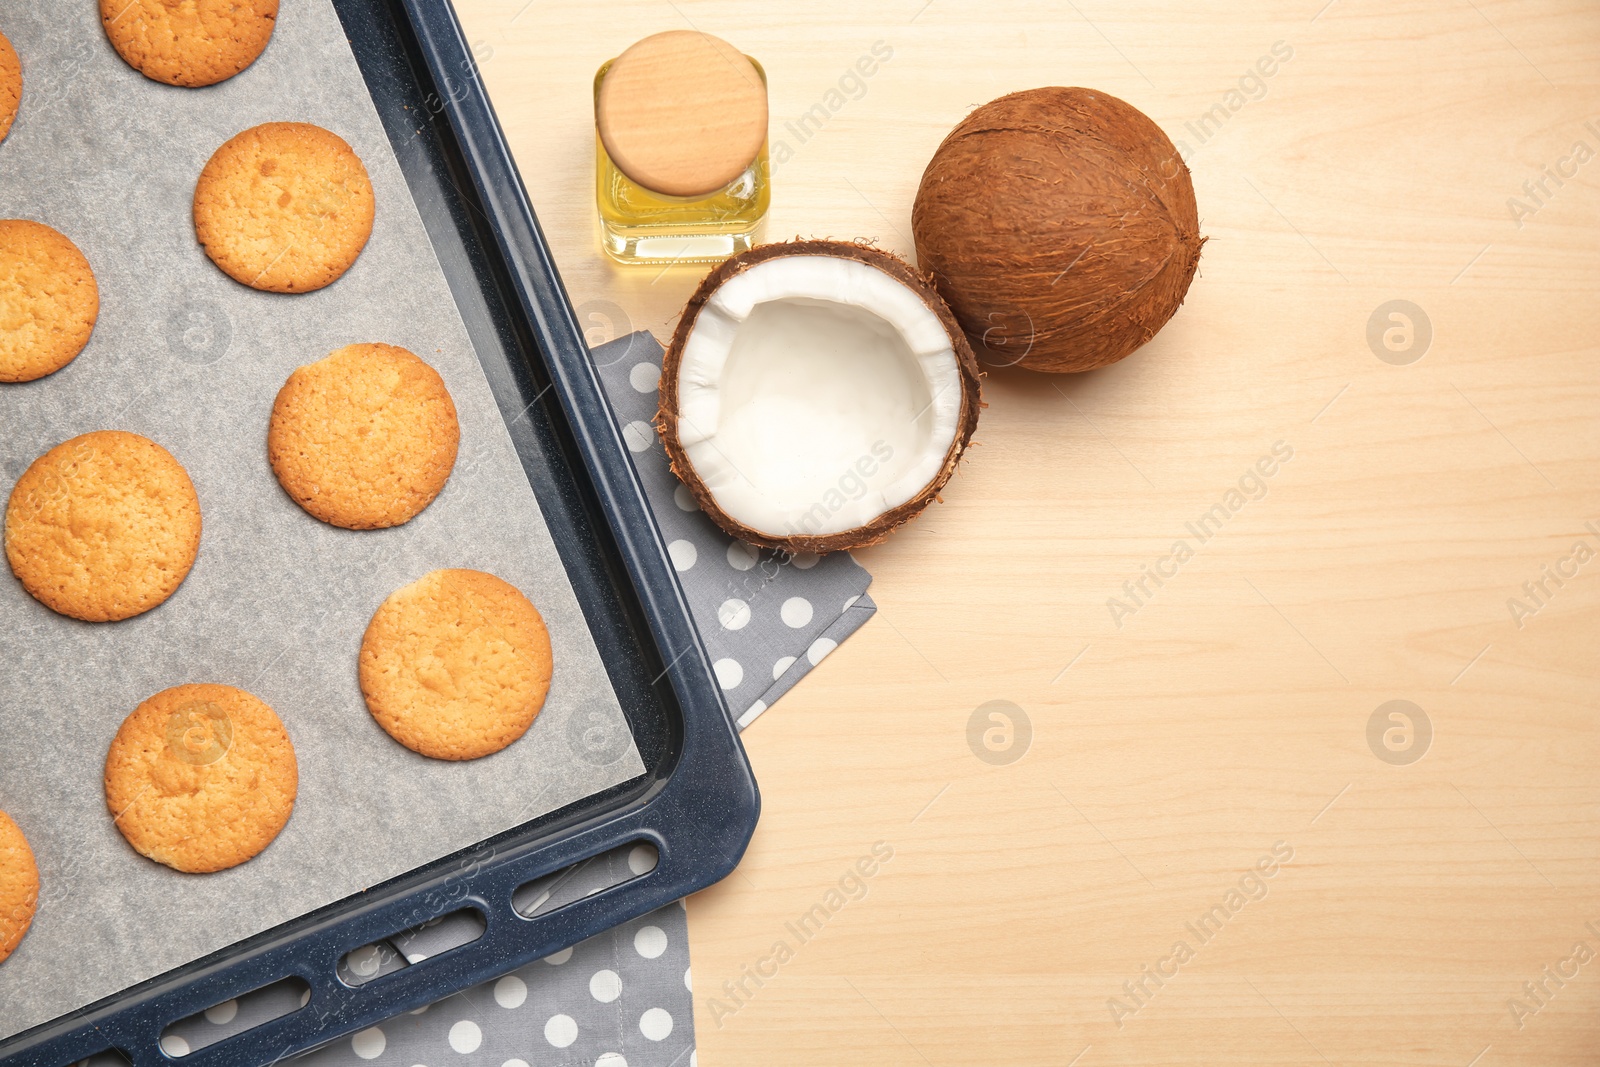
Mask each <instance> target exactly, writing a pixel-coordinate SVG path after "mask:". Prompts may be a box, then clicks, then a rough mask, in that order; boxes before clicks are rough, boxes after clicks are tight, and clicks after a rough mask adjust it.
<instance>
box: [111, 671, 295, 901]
mask: <svg viewBox="0 0 1600 1067" xmlns="http://www.w3.org/2000/svg"><path fill="white" fill-rule="evenodd" d="M299 783H300V772H299V768H298V765H297V764H296V762H295V758H294V745H293V744H292V743H291V742H290V741H289V733H288V731H287V730H285V729H284V728H283V723H282V722H281V721H280V720H279V719H278V716H277V715H276V714H275V713H274V712H273V710H272V709H271V708H270V707H268V706H267V705H266V704H264V703H263V702H262V701H261V700H259V699H257V698H256V697H254V696H252V695H251V694H249V693H246V692H245V691H244V690H242V689H235V688H234V687H233V686H231V685H210V684H203V685H175V686H173V687H172V688H171V689H163V690H162V691H161V692H159V693H157V694H156V695H155V696H153V697H151V698H150V699H148V700H146V701H145V702H144V703H143V704H140V705H139V706H138V707H137V708H135V709H134V711H133V714H131V715H129V716H128V717H127V718H126V719H124V720H123V721H122V726H121V728H120V729H118V730H117V736H116V737H115V738H113V739H112V742H111V750H110V751H109V752H107V753H106V807H107V808H108V809H109V810H110V812H111V818H112V821H113V822H115V823H116V827H117V829H118V830H120V831H122V836H123V837H125V838H127V839H128V844H130V845H132V846H133V847H134V849H135V850H137V851H138V852H139V853H140V854H142V855H144V856H148V857H149V858H150V859H153V860H155V861H156V862H157V863H164V864H166V865H167V866H168V867H171V868H172V869H174V870H178V871H185V872H187V873H190V874H206V873H209V872H211V871H220V870H223V869H225V868H228V867H234V866H237V865H238V864H241V863H243V862H244V861H245V860H247V859H249V858H250V857H252V856H254V855H256V854H257V853H259V852H260V851H261V850H262V849H264V848H266V847H267V846H268V845H270V844H271V843H272V839H273V838H275V837H277V836H278V831H280V830H282V829H283V827H284V824H285V823H287V822H288V821H289V813H290V812H291V811H293V810H294V799H295V794H296V792H297V791H298V789H299Z"/></svg>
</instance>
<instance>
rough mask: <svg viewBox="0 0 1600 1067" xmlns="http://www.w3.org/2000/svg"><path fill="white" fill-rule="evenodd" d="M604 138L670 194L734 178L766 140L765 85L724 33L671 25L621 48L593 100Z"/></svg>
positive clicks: (624, 165) (631, 172)
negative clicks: (622, 49)
mask: <svg viewBox="0 0 1600 1067" xmlns="http://www.w3.org/2000/svg"><path fill="white" fill-rule="evenodd" d="M595 125H596V127H597V128H598V129H599V131H600V142H601V144H603V145H604V146H605V150H606V153H607V154H608V155H610V156H611V161H612V162H613V163H615V164H616V165H617V169H619V170H621V171H622V173H624V174H626V175H627V176H628V177H629V178H631V179H633V180H634V181H635V182H637V183H638V184H640V185H642V186H644V187H645V188H646V189H650V190H653V191H654V192H658V193H664V194H666V195H668V196H705V195H707V194H709V193H714V192H716V191H717V190H718V189H721V188H722V187H723V186H725V185H727V184H728V183H729V182H731V181H733V180H734V179H735V178H737V177H738V176H739V175H740V174H742V173H744V170H745V168H747V167H748V166H750V164H751V162H752V161H753V160H754V159H755V158H756V156H757V155H759V154H760V152H761V146H762V144H763V143H765V142H766V139H767V87H766V85H765V84H764V83H763V82H762V80H761V75H760V74H759V73H757V72H756V69H755V67H754V66H753V65H752V64H751V62H750V61H749V60H748V59H746V58H745V56H744V54H743V53H742V52H740V51H739V50H738V49H737V48H735V47H733V45H731V44H729V43H728V42H727V41H724V40H722V39H721V38H720V37H713V36H711V35H710V34H708V33H696V32H694V31H693V30H669V31H667V32H666V33H658V34H656V35H655V36H653V37H646V38H645V39H644V40H642V41H640V42H638V43H637V44H635V45H634V46H633V47H631V48H629V49H628V50H627V51H626V52H623V53H622V54H621V55H620V56H618V57H617V58H616V59H615V60H614V61H612V64H611V69H610V70H608V71H607V72H606V74H605V77H604V78H602V79H601V82H600V92H599V95H598V96H597V97H596V98H595Z"/></svg>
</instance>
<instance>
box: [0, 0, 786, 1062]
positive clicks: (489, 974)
mask: <svg viewBox="0 0 1600 1067" xmlns="http://www.w3.org/2000/svg"><path fill="white" fill-rule="evenodd" d="M333 2H334V7H335V9H336V11H337V14H338V16H339V18H340V20H341V22H342V23H343V27H344V30H345V32H346V34H347V36H348V38H349V41H350V45H351V48H352V50H353V52H354V54H355V56H356V60H357V64H358V66H359V68H360V70H361V74H362V77H363V78H364V79H365V81H366V83H367V87H368V90H369V92H370V93H371V95H372V97H373V100H374V103H375V104H376V105H377V109H378V113H379V115H380V117H381V119H382V121H383V123H384V127H385V132H386V133H387V135H388V137H389V140H390V143H391V147H392V148H393V150H394V152H395V155H396V157H397V158H398V160H399V163H400V167H401V170H402V172H403V173H404V176H405V179H406V181H407V184H408V185H409V187H410V191H411V194H412V197H413V200H414V201H415V203H416V205H417V208H418V210H419V211H420V213H421V215H422V218H423V222H424V225H425V227H426V229H427V231H428V236H429V238H430V240H431V242H432V244H433V246H434V251H435V253H436V254H437V256H438V258H439V260H440V262H441V264H442V266H443V267H444V270H445V274H446V276H447V278H448V279H449V283H450V286H451V290H452V294H453V296H454V298H455V301H456V304H457V306H458V309H459V310H460V312H461V315H462V318H463V320H464V321H465V324H466V327H467V332H468V334H469V336H470V338H471V341H472V343H473V346H474V348H475V350H476V353H477V355H478V357H479V360H480V362H481V364H482V366H483V369H484V371H485V374H486V376H487V377H488V379H489V382H490V385H491V388H492V390H493V392H494V394H495V399H496V402H497V403H498V405H499V407H500V410H501V413H502V415H503V416H504V418H505V421H506V423H507V426H508V430H509V432H510V434H511V437H512V440H513V443H514V446H515V448H516V450H517V453H518V456H519V458H520V460H521V462H522V465H523V468H524V471H525V473H526V474H527V476H528V479H529V482H530V484H531V485H532V487H533V489H534V492H535V495H536V497H537V499H538V501H539V504H540V507H541V509H542V511H543V513H544V517H545V519H546V522H547V524H548V526H549V529H550V532H551V535H552V536H553V538H554V540H555V543H556V545H557V548H558V551H559V552H560V555H561V559H562V563H563V564H564V566H565V568H566V571H567V574H568V578H569V580H570V581H571V584H572V586H573V589H574V591H575V593H576V595H577V597H578V599H579V602H580V603H581V604H582V605H583V607H584V612H585V615H586V618H587V620H588V622H589V624H590V629H591V632H592V635H593V637H594V639H595V641H596V644H597V645H598V647H599V649H600V651H601V654H602V657H603V658H604V660H605V662H606V668H607V671H608V673H609V676H610V681H611V683H612V686H613V688H614V690H615V692H616V694H617V696H618V699H619V701H620V702H621V704H622V707H623V709H624V712H625V714H626V715H627V718H628V722H629V726H630V728H631V730H632V732H633V735H634V741H635V744H636V747H637V749H638V752H639V755H640V758H641V759H642V760H643V762H644V765H645V768H646V773H645V775H644V776H643V777H641V778H636V779H634V780H632V781H631V782H629V783H626V784H624V785H620V786H616V787H613V788H611V789H609V790H606V791H605V792H602V793H599V794H596V795H593V796H591V797H588V798H586V799H584V800H582V801H579V802H577V803H574V804H572V805H569V806H568V807H566V808H563V809H560V810H558V811H555V812H552V813H550V814H549V815H546V816H543V817H541V818H539V819H536V820H534V821H532V822H530V823H527V824H524V825H522V826H520V827H517V828H516V829H513V830H510V831H507V832H506V833H503V834H500V835H498V836H496V837H494V838H491V839H489V840H487V841H483V842H480V843H478V844H476V845H474V846H472V847H469V848H467V849H464V850H462V851H460V852H457V853H455V854H453V855H451V856H447V857H445V858H443V859H441V860H439V861H436V862H434V863H432V864H429V865H427V866H425V867H422V868H419V869H417V870H415V871H412V872H410V873H408V874H406V875H403V876H401V877H399V878H396V879H393V880H392V881H390V882H388V883H385V884H383V885H380V886H375V887H373V888H371V889H369V890H367V891H365V892H363V893H361V894H359V895H357V896H354V897H351V898H348V899H345V900H342V901H340V902H337V903H335V904H332V905H329V906H328V907H325V908H322V909H320V910H318V911H316V912H313V913H311V914H308V915H304V916H301V917H300V918H298V919H295V920H293V921H291V922H288V923H285V924H283V925H281V926H278V927H276V928H274V929H272V930H269V931H266V932H265V933H262V934H260V935H257V936H255V937H253V938H250V939H248V940H246V941H243V942H240V943H239V944H236V945H233V946H230V947H229V948H227V949H225V950H223V951H221V952H218V953H215V954H213V955H211V956H208V957H206V958H204V959H201V960H198V961H195V962H194V963H191V964H188V965H185V966H183V967H180V968H177V969H175V970H173V971H170V972H168V973H166V974H163V975H161V976H158V977H156V978H153V979H150V980H149V981H146V982H143V983H141V984H139V985H138V986H135V987H133V988H131V989H127V990H124V991H123V992H121V993H119V994H116V995H115V996H112V997H109V998H107V999H105V1000H103V1001H100V1002H98V1003H95V1004H92V1005H89V1006H87V1007H85V1008H82V1009H80V1010H78V1011H75V1012H73V1013H71V1014H69V1015H67V1016H64V1017H62V1018H59V1019H56V1020H54V1021H52V1022H49V1023H46V1024H44V1025H41V1026H38V1027H35V1028H33V1029H31V1030H28V1031H26V1032H24V1033H21V1034H18V1035H15V1036H14V1037H11V1038H8V1039H6V1040H5V1041H4V1042H3V1043H0V1062H4V1063H6V1064H12V1063H16V1064H38V1065H40V1067H49V1065H58V1064H66V1063H71V1062H75V1061H77V1060H80V1059H83V1058H85V1057H88V1056H91V1055H94V1054H96V1053H99V1052H102V1051H105V1050H108V1049H113V1050H116V1051H117V1052H118V1053H120V1054H121V1056H123V1057H124V1058H126V1059H127V1060H128V1061H129V1062H131V1063H133V1064H135V1065H136V1067H143V1065H145V1064H157V1063H171V1062H174V1058H173V1057H169V1056H167V1055H166V1054H165V1053H164V1052H162V1051H161V1049H160V1046H159V1038H160V1035H161V1033H162V1031H163V1030H164V1029H165V1028H166V1027H167V1026H168V1025H169V1024H171V1023H172V1022H175V1021H177V1020H179V1019H182V1018H185V1017H187V1016H190V1015H193V1014H195V1013H197V1012H200V1011H203V1010H204V1009H205V1008H207V1007H210V1006H212V1005H214V1004H217V1003H219V1002H222V1001H225V1000H229V999H233V998H235V997H238V996H241V995H244V994H246V993H248V992H250V991H252V990H255V989H258V988H261V987H264V986H268V985H272V984H274V983H276V982H279V981H281V980H283V979H289V978H295V979H298V980H300V981H302V982H304V983H305V984H306V986H307V987H309V992H310V995H309V999H308V1000H307V1002H306V1003H305V1005H304V1006H303V1007H301V1008H300V1009H299V1010H297V1011H294V1012H291V1013H290V1014H288V1015H284V1016H281V1017H279V1018H277V1019H275V1020H272V1021H270V1022H268V1023H265V1024H263V1025H261V1026H259V1027H256V1028H254V1029H252V1030H249V1031H245V1032H244V1033H241V1034H237V1035H234V1036H232V1037H229V1038H227V1039H225V1040H223V1041H221V1042H219V1043H217V1044H214V1045H209V1046H206V1047H205V1048H202V1049H199V1050H196V1051H194V1052H193V1053H191V1054H189V1055H186V1056H183V1057H181V1060H179V1062H183V1063H193V1064H198V1065H212V1064H244V1063H260V1062H266V1061H268V1060H274V1059H279V1058H283V1057H286V1056H290V1055H294V1054H295V1053H298V1052H300V1051H303V1050H305V1049H308V1048H311V1047H314V1046H316V1045H318V1044H321V1043H324V1042H326V1041H328V1040H331V1039H333V1038H335V1037H338V1036H340V1035H343V1034H348V1033H351V1032H354V1031H356V1030H359V1029H363V1028H365V1027H367V1026H370V1025H372V1024H374V1023H376V1022H378V1021H380V1020H382V1019H384V1018H387V1017H390V1016H392V1015H394V1014H396V1013H399V1012H402V1011H407V1010H410V1009H413V1008H416V1007H420V1006H422V1005H424V1004H427V1003H430V1002H431V1001H434V1000H437V999H439V998H440V997H442V996H445V995H448V994H449V993H451V992H454V991H456V990H459V989H462V988H465V987H467V986H469V985H472V984H475V983H477V982H481V981H484V980H486V979H489V978H493V977H495V976H497V975H499V974H502V973H504V972H506V971H508V970H510V969H512V968H515V967H517V966H520V965H522V964H524V963H526V962H529V961H531V960H534V959H537V958H539V957H541V956H544V955H547V954H549V953H551V952H554V951H557V950H559V949H561V948H564V947H566V946H568V945H571V944H573V943H575V942H577V941H580V940H583V939H584V938H587V937H590V936H593V935H594V934H596V933H599V932H601V931H602V930H604V929H607V928H608V927H610V926H613V925H616V924H617V923H621V922H624V921H627V920H628V919H630V918H634V917H636V916H639V915H642V914H644V913H646V912H648V911H651V910H653V909H655V908H657V907H660V906H661V905H663V904H666V903H668V902H670V901H672V900H675V899H678V898H679V897H682V896H684V895H687V894H688V893H691V892H694V891H695V890H698V889H700V888H703V887H704V886H706V885H709V884H711V883H712V882H715V881H717V880H718V879H720V878H721V877H723V876H724V875H726V874H727V873H728V872H729V871H730V870H732V868H733V867H734V865H735V864H736V863H737V862H738V859H739V857H740V856H741V855H742V853H743V851H744V848H745V846H746V844H747V843H748V841H749V838H750V835H751V833H752V832H753V830H754V826H755V821H756V817H757V814H758V810H759V800H758V798H757V794H756V789H755V783H754V780H753V778H752V777H751V774H750V770H749V766H748V763H747V762H746V761H745V758H744V755H743V750H742V748H741V747H740V745H739V741H738V739H737V736H736V733H735V731H734V729H733V726H732V722H731V719H730V718H729V716H728V714H727V711H726V708H725V707H724V705H723V702H722V700H721V697H720V691H719V689H718V687H717V685H716V682H715V679H714V676H713V674H712V672H711V669H710V665H709V661H708V657H707V656H706V655H705V651H704V649H703V647H702V646H701V644H700V642H699V638H698V636H697V634H696V633H695V630H694V627H693V624H692V623H691V621H690V617H689V612H688V609H687V605H686V604H685V602H684V601H683V597H682V593H681V590H680V589H679V587H678V584H677V581H676V578H675V576H674V572H673V570H672V568H671V565H670V563H669V561H668V559H667V556H666V553H665V551H664V549H663V546H662V543H661V539H660V537H659V535H658V533H657V531H656V528H655V524H654V520H653V518H652V517H651V515H650V512H649V510H648V507H647V505H646V503H645V500H644V497H643V494H642V492H641V490H640V487H639V485H638V483H637V480H636V476H635V474H634V471H633V467H632V465H631V463H630V462H629V460H628V455H627V452H626V449H625V448H624V446H623V443H622V440H621V437H620V434H619V432H618V429H617V426H616V424H615V421H614V420H613V418H612V416H611V413H610V409H609V407H608V406H607V404H606V402H605V400H604V396H603V394H602V392H601V389H600V386H599V384H598V381H597V380H596V378H595V375H594V371H593V368H592V365H591V364H590V362H589V360H588V356H587V350H586V348H585V346H584V343H583V340H582V335H581V332H580V330H579V328H578V324H577V322H576V320H575V317H574V315H573V313H572V310H571V307H570V305H569V303H568V301H567V298H566V295H565V291H564V289H563V287H562V285H561V281H560V278H559V275H558V274H557V272H556V269H555V266H554V264H553V262H552V260H551V257H550V253H549V249H548V247H547V245H546V244H545V241H544V238H543V235H542V234H541V232H540V231H539V227H538V224H537V221H536V220H535V218H534V215H533V211H532V209H531V206H530V205H529V204H528V202H527V198H526V194H525V192H524V190H523V187H522V185H521V182H520V179H519V178H518V176H517V172H516V167H515V165H514V163H513V162H512V160H511V156H510V153H509V151H508V150H507V148H506V145H505V142H504V139H503V137H502V135H501V132H500V129H499V125H498V123H497V121H496V119H495V117H494V113H493V110H492V108H491V107H490V105H489V102H488V99H487V97H486V95H485V94H484V91H483V88H482V85H481V83H480V82H479V80H478V77H477V73H476V67H475V64H474V60H473V58H472V55H471V52H470V50H469V48H468V46H467V44H466V41H465V40H464V38H463V37H462V34H461V31H460V27H459V25H458V24H457V22H456V20H455V16H454V12H453V11H452V10H451V9H450V7H449V6H448V4H445V3H441V2H437V0H431V2H423V0H333ZM641 841H643V842H648V843H649V844H651V845H653V846H654V847H655V849H656V851H657V853H658V855H659V859H658V862H657V864H656V866H655V867H654V869H652V870H651V871H649V872H648V873H646V874H644V875H642V876H639V877H636V878H634V879H632V880H630V881H627V882H624V883H622V884H620V885H615V886H612V887H611V888H608V889H605V890H603V891H601V892H599V893H596V894H594V895H592V896H588V897H585V898H583V899H581V900H577V901H574V902H572V903H569V904H566V905H565V906H563V907H561V908H559V909H556V910H553V911H547V912H544V913H541V914H539V915H537V916H535V917H533V918H531V919H530V918H524V917H523V916H522V915H520V914H518V913H517V912H516V911H515V910H514V909H513V907H512V896H513V894H514V893H515V892H516V890H517V889H518V888H519V887H521V886H523V885H525V884H527V883H529V882H531V881H535V880H538V879H541V878H544V877H547V876H549V875H551V874H553V873H555V872H558V871H560V870H562V869H565V868H567V867H570V866H573V865H575V864H578V863H581V862H583V861H584V860H586V859H588V858H590V857H593V856H596V855H599V854H602V853H606V852H609V851H611V850H613V849H617V848H622V847H625V846H628V845H631V844H633V843H636V842H641ZM463 908H467V909H471V910H473V911H475V912H477V913H478V914H479V916H481V920H482V922H483V924H484V932H483V934H482V936H480V937H479V938H478V939H477V940H475V941H473V942H471V943H470V944H467V945H462V946H460V947H457V948H454V949H451V950H449V951H446V952H443V953H440V954H439V955H436V956H433V957H431V958H429V959H427V960H425V961H423V962H420V963H416V964H413V965H410V966H406V967H404V968H402V969H399V970H396V971H394V972H393V973H389V974H385V975H383V976H382V977H380V978H378V979H376V980H373V981H370V982H368V983H366V984H363V985H360V986H353V985H347V984H345V982H343V981H341V979H340V977H339V975H338V972H337V967H338V964H339V961H340V959H341V958H342V957H344V956H345V954H346V953H348V952H349V951H351V950H352V949H355V948H358V947H361V946H363V945H368V944H372V943H375V942H380V941H383V940H385V939H387V938H390V937H392V936H393V935H395V934H397V933H400V932H401V931H404V930H407V929H410V928H413V927H416V926H418V925H420V924H422V923H425V922H428V921H431V920H433V919H436V918H439V917H442V916H445V915H448V914H451V913H454V912H458V911H460V910H461V909H463ZM0 1010H3V1009H0Z"/></svg>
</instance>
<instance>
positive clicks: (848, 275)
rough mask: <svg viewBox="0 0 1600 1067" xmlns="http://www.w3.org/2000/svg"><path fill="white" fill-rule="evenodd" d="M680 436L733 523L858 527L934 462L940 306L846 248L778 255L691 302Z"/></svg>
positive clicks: (926, 476) (941, 455)
mask: <svg viewBox="0 0 1600 1067" xmlns="http://www.w3.org/2000/svg"><path fill="white" fill-rule="evenodd" d="M677 384H678V437H679V442H680V443H681V444H682V446H683V449H684V452H685V454H686V455H687V456H688V459H689V462H690V464H691V465H692V466H693V467H694V472H695V474H696V476H698V478H699V479H700V481H701V483H702V484H703V485H704V486H705V487H706V489H707V490H709V491H710V493H711V495H712V497H714V498H715V500H716V502H717V505H718V507H719V508H721V510H722V511H723V512H724V513H725V514H726V515H728V516H729V517H730V518H732V519H734V520H735V521H737V522H739V523H742V524H744V525H745V526H748V527H750V528H752V529H754V530H758V531H760V532H762V533H767V534H771V535H775V536H794V535H798V534H807V535H826V534H835V533H842V532H844V531H846V530H854V529H856V528H858V527H861V526H865V525H866V524H868V523H870V522H871V521H872V520H873V519H875V518H877V517H878V516H880V515H882V514H883V513H885V512H887V511H890V510H892V509H894V508H896V507H899V506H900V505H901V504H904V503H906V502H907V501H909V500H911V499H913V498H915V497H916V496H918V494H919V493H921V492H922V491H923V490H924V489H926V488H927V487H928V485H929V483H930V482H932V481H933V480H934V478H935V477H936V476H937V475H938V474H939V472H940V470H941V468H942V467H943V466H944V462H945V458H946V456H947V454H948V453H949V451H950V446H951V444H952V443H953V442H954V441H955V439H956V434H957V432H958V429H959V421H960V413H961V400H962V396H961V374H960V369H959V364H958V362H957V358H956V354H955V351H954V349H953V348H952V347H951V341H950V336H949V334H948V333H947V332H946V330H945V327H944V324H943V322H941V320H940V318H939V316H938V315H937V314H935V313H934V311H933V310H932V309H931V308H930V307H929V306H928V305H927V303H925V302H924V300H923V298H922V297H921V296H919V295H918V294H917V293H916V292H915V291H913V290H912V289H911V288H910V287H908V286H907V285H905V284H904V283H902V282H900V281H898V280H896V279H895V278H893V277H890V276H889V275H888V274H885V273H884V272H883V271H881V270H878V269H877V268H875V267H872V266H869V265H867V264H865V263H862V262H859V261H857V260H852V259H845V258H842V257H835V256H821V255H796V256H782V257H778V258H776V259H769V260H766V261H765V262H762V263H759V264H757V265H756V266H754V267H751V268H750V269H748V270H746V271H743V272H742V273H740V274H737V275H735V276H734V277H733V278H731V279H729V280H728V281H727V282H726V283H725V284H724V285H722V287H721V288H719V289H718V290H717V292H716V293H715V294H714V295H713V296H712V297H711V299H710V300H708V301H707V302H706V303H705V304H704V305H703V306H702V307H701V309H700V313H699V315H698V316H697V318H696V319H695V321H694V325H693V327H692V328H691V332H690V334H689V336H688V338H687V340H686V341H685V343H684V347H683V357H682V363H681V365H680V367H679V372H678V383H677Z"/></svg>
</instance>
